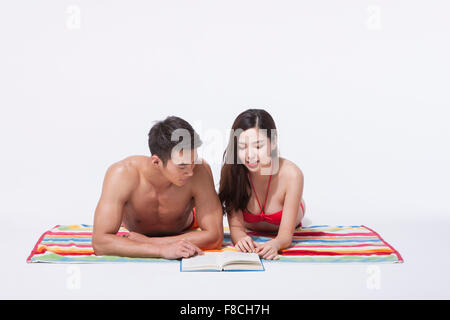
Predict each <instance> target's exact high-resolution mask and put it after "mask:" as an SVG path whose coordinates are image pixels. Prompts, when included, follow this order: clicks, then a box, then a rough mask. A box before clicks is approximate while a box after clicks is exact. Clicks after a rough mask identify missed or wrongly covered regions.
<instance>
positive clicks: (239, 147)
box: [219, 109, 305, 260]
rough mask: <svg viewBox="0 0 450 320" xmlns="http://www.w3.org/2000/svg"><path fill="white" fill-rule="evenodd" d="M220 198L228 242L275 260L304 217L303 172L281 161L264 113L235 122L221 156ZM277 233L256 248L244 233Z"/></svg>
mask: <svg viewBox="0 0 450 320" xmlns="http://www.w3.org/2000/svg"><path fill="white" fill-rule="evenodd" d="M223 158H224V164H223V166H222V170H221V177H220V187H219V198H220V202H221V203H222V205H223V207H224V211H225V213H226V214H227V218H228V224H229V227H230V233H231V240H232V241H233V243H234V245H235V247H236V248H237V249H238V250H239V251H242V252H256V253H258V254H259V256H260V257H261V258H264V259H268V260H269V259H278V251H280V250H282V249H284V248H287V247H289V246H290V244H291V242H292V235H293V233H294V230H295V229H296V228H297V227H299V226H301V221H302V219H303V216H304V213H305V204H304V201H303V199H302V193H303V173H302V171H301V170H300V169H299V168H298V167H297V166H296V165H295V164H294V163H292V162H291V161H289V160H287V159H284V158H280V157H279V155H278V147H277V131H276V126H275V122H274V121H273V119H272V117H271V116H270V114H269V113H268V112H266V111H265V110H262V109H249V110H246V111H244V112H242V113H241V114H240V115H239V116H238V117H237V118H236V120H235V121H234V123H233V126H232V131H231V134H230V140H229V142H228V146H227V149H226V150H225V152H224V156H223ZM246 229H249V230H252V231H259V232H276V233H277V236H276V237H275V238H274V239H272V240H270V241H267V242H265V243H263V244H257V243H256V242H254V241H253V240H252V238H251V237H250V236H248V235H247V233H246V232H245V230H246Z"/></svg>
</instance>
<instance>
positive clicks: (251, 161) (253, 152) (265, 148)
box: [237, 128, 273, 172]
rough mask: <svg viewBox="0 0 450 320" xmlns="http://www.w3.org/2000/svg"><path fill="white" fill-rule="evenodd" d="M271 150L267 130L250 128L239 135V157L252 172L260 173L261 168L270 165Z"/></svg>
mask: <svg viewBox="0 0 450 320" xmlns="http://www.w3.org/2000/svg"><path fill="white" fill-rule="evenodd" d="M271 149H273V147H271V142H270V139H269V138H268V137H267V130H264V129H259V128H250V129H247V130H245V131H243V132H242V133H241V134H240V135H239V139H238V146H237V150H238V157H239V159H240V160H241V162H242V163H243V164H244V165H245V166H246V167H247V169H248V170H249V171H251V172H258V171H260V169H261V167H265V166H268V165H270V163H271V160H272V159H271Z"/></svg>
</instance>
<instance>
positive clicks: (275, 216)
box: [242, 174, 283, 225]
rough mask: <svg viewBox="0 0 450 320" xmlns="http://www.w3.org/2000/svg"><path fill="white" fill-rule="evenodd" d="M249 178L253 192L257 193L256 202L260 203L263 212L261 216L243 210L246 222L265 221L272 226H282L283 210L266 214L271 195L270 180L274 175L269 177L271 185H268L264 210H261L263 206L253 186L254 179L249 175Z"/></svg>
mask: <svg viewBox="0 0 450 320" xmlns="http://www.w3.org/2000/svg"><path fill="white" fill-rule="evenodd" d="M248 178H249V179H250V183H251V185H252V190H253V192H254V193H255V197H256V201H258V206H259V208H260V209H261V212H260V213H259V214H253V213H250V212H248V211H246V210H243V211H242V214H243V216H244V220H245V222H249V223H255V222H261V221H265V222H268V223H271V224H275V225H280V223H281V216H282V214H283V210H280V211H278V212H275V213H269V214H266V213H264V207H265V206H266V201H267V195H268V194H269V188H270V180H271V179H272V175H270V177H269V184H268V185H267V191H266V198H265V199H264V205H263V207H262V208H261V204H260V203H259V199H258V195H257V194H256V190H255V187H254V186H253V182H252V178H251V176H250V174H249V175H248Z"/></svg>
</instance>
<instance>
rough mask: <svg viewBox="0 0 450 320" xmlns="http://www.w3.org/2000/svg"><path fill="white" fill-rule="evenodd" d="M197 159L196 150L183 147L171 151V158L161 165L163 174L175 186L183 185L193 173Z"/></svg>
mask: <svg viewBox="0 0 450 320" xmlns="http://www.w3.org/2000/svg"><path fill="white" fill-rule="evenodd" d="M197 161H198V155H197V150H196V149H193V150H187V149H183V150H180V151H174V152H172V159H169V160H167V164H166V167H165V168H164V167H163V170H162V171H163V174H164V176H165V177H166V178H167V179H168V180H169V181H170V182H172V183H173V184H174V185H176V186H179V187H181V186H184V185H185V184H186V183H187V181H188V180H189V178H191V177H192V176H193V175H194V168H195V164H196V162H197Z"/></svg>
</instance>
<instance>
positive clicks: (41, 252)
mask: <svg viewBox="0 0 450 320" xmlns="http://www.w3.org/2000/svg"><path fill="white" fill-rule="evenodd" d="M127 232H128V230H126V229H125V228H123V227H121V228H120V230H119V232H118V233H117V235H123V234H126V233H127ZM248 234H249V235H250V236H251V237H252V238H253V240H254V241H255V242H258V243H264V242H266V241H269V240H271V239H273V238H274V237H275V236H276V234H273V233H272V234H267V233H259V232H248ZM91 241H92V226H91V225H86V224H80V225H66V226H61V225H57V226H55V227H54V228H52V229H51V230H49V231H47V232H45V233H44V234H43V235H42V236H41V237H40V238H39V240H38V242H37V243H36V245H35V246H34V248H33V250H32V252H31V254H30V255H29V257H28V259H27V262H29V263H31V262H52V263H102V262H106V263H108V262H177V260H166V259H162V258H127V257H116V256H97V255H95V254H94V250H93V248H92V242H91ZM227 250H236V249H235V248H234V246H233V244H232V241H231V237H230V231H229V228H228V227H225V228H224V242H223V245H222V249H221V250H208V251H227ZM274 261H281V262H311V263H316V262H320V263H323V262H327V263H401V262H403V258H402V257H401V255H400V253H399V252H398V251H397V250H395V249H394V248H393V247H392V246H391V245H389V244H388V243H387V242H386V241H384V240H383V238H381V236H380V235H379V234H378V233H376V232H375V231H373V230H372V229H370V228H368V227H366V226H327V225H320V226H308V227H300V228H298V229H296V230H295V232H294V235H293V239H292V244H291V246H290V247H289V248H286V249H284V250H281V252H280V259H279V260H274Z"/></svg>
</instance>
